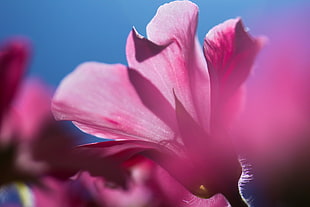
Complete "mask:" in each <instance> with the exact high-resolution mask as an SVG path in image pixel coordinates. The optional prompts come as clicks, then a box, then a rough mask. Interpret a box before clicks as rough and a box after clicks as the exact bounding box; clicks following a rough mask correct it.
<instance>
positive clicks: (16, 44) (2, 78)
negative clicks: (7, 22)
mask: <svg viewBox="0 0 310 207" xmlns="http://www.w3.org/2000/svg"><path fill="white" fill-rule="evenodd" d="M28 56H29V45H28V43H27V42H26V41H24V40H17V39H16V40H12V41H11V42H9V43H7V44H6V45H5V46H3V47H2V48H1V49H0V120H1V119H2V117H3V115H4V112H5V110H6V109H7V107H8V106H9V104H10V103H11V101H12V99H13V97H14V95H15V92H16V90H17V88H18V85H19V83H20V80H21V78H22V77H23V74H24V71H25V68H26V64H27V61H28Z"/></svg>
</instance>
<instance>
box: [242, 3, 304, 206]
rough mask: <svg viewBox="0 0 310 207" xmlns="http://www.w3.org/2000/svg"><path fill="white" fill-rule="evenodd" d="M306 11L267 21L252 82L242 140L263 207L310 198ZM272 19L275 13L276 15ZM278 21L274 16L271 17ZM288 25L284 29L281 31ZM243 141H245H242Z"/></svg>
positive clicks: (293, 11)
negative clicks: (262, 49)
mask: <svg viewBox="0 0 310 207" xmlns="http://www.w3.org/2000/svg"><path fill="white" fill-rule="evenodd" d="M306 8H309V6H308V7H297V9H296V8H295V9H292V8H289V9H288V10H287V11H281V12H279V11H278V13H277V14H276V18H273V19H272V20H270V16H271V15H270V16H266V17H264V18H265V19H266V20H267V19H268V24H265V22H266V21H265V19H264V18H261V19H260V20H259V22H260V21H262V22H264V24H262V25H263V26H262V30H263V29H264V30H265V31H264V32H266V33H267V34H268V38H269V41H268V44H267V45H266V48H265V50H264V51H263V53H262V54H261V57H260V58H259V60H258V66H259V67H258V68H257V69H258V70H257V71H255V73H254V74H253V77H252V79H250V80H249V82H248V85H249V86H250V87H249V89H248V99H247V104H246V105H245V113H244V115H243V119H242V121H241V123H240V125H241V132H242V133H244V134H243V135H242V136H240V134H239V135H238V137H239V138H240V140H239V142H240V143H242V144H243V146H244V148H243V151H244V153H245V154H246V156H247V158H248V160H249V161H250V162H251V163H252V165H253V171H254V177H255V180H254V183H255V184H256V188H257V189H258V190H257V191H258V194H260V195H261V197H257V199H258V202H259V203H260V205H261V206H276V205H281V206H282V205H283V206H307V205H308V203H309V202H310V200H309V196H308V195H309V183H310V179H309V173H310V165H309V158H310V153H309V147H310V139H309V138H310V137H309V136H310V133H309V121H310V116H309V112H310V111H309V104H310V96H309V94H310V87H309V78H310V76H309V75H310V74H309V69H310V62H309V58H308V56H309V52H310V44H309V41H308V36H309V35H310V27H309V24H308V23H307V22H305V21H304V19H307V18H309V13H308V10H307V9H306ZM273 15H274V14H273ZM273 17H274V16H273ZM278 25H285V27H278ZM241 138H242V139H241Z"/></svg>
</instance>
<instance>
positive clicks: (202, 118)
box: [126, 1, 210, 128]
mask: <svg viewBox="0 0 310 207" xmlns="http://www.w3.org/2000/svg"><path fill="white" fill-rule="evenodd" d="M197 13H198V8H197V6H196V5H195V4H193V3H191V2H189V1H175V2H171V3H169V4H165V5H163V6H161V7H160V8H159V9H158V11H157V14H156V16H155V17H154V18H153V19H152V20H151V22H150V23H149V25H148V26H147V35H148V39H146V38H143V37H142V36H141V35H139V34H138V33H137V32H136V31H135V30H133V31H132V32H131V33H130V34H129V37H128V39H127V46H126V54H127V60H128V64H129V66H130V67H131V68H134V69H136V70H137V71H139V72H140V73H141V75H142V76H144V77H145V78H146V79H148V80H149V81H150V82H151V83H152V84H153V85H154V86H155V87H156V88H158V90H159V91H160V92H161V93H162V94H163V96H164V97H165V98H166V99H167V100H168V101H169V103H170V105H171V106H172V107H174V106H175V104H174V95H173V91H175V93H176V95H177V97H178V98H179V99H180V101H181V102H182V104H183V105H184V107H185V108H186V110H187V111H188V112H189V113H190V114H191V116H192V117H194V119H195V120H196V121H198V122H199V123H202V125H203V127H204V128H208V116H209V113H208V112H209V100H210V99H209V77H208V71H207V65H206V62H205V59H204V57H203V54H202V52H201V51H200V46H199V43H198V41H197V38H196V36H195V32H196V26H197ZM142 53H143V54H145V55H144V56H143V58H141V54H142Z"/></svg>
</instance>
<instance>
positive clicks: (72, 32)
mask: <svg viewBox="0 0 310 207" xmlns="http://www.w3.org/2000/svg"><path fill="white" fill-rule="evenodd" d="M166 2H169V1H164V0H130V1H128V0H113V1H108V0H53V1H42V0H27V1H20V0H9V1H1V2H0V27H1V29H0V39H1V40H2V41H3V40H5V39H7V38H9V37H11V36H15V35H22V36H26V37H28V38H29V39H30V40H31V42H32V44H33V55H32V61H31V64H30V70H29V73H28V75H31V76H39V77H41V78H42V79H43V80H44V81H45V82H47V83H48V84H51V85H54V86H56V85H57V84H58V83H59V82H60V81H61V79H62V78H63V77H64V76H65V75H66V74H68V73H69V72H71V71H72V70H73V69H74V68H75V67H76V66H77V65H78V64H80V63H82V62H84V61H100V62H106V63H123V64H126V59H125V52H124V51H125V42H126V38H127V35H128V33H129V31H130V30H131V28H132V26H135V27H136V28H137V29H138V31H139V32H140V33H141V34H145V26H146V25H147V23H148V22H149V21H150V19H151V18H152V17H153V15H154V14H155V12H156V10H157V8H158V6H160V5H161V4H163V3H166ZM194 2H195V3H196V4H198V6H199V7H200V16H199V26H198V36H199V39H200V40H201V41H202V39H203V37H204V35H205V34H206V32H207V31H208V30H209V29H210V28H211V27H212V26H214V25H216V24H218V23H221V22H222V21H224V20H226V19H228V18H233V17H237V16H241V17H242V18H243V19H244V22H245V24H246V25H247V26H248V27H250V28H251V31H253V32H254V34H261V33H263V31H259V30H258V29H255V28H256V27H254V25H257V23H256V22H257V21H258V20H259V19H261V18H262V17H265V16H266V15H270V14H275V13H276V11H278V10H281V9H285V8H290V7H292V6H294V4H298V3H301V2H306V0H295V1H292V0H291V1H289V0H282V1H280V0H274V1H268V0H251V1H249V0H235V1H232V0H196V1H194Z"/></svg>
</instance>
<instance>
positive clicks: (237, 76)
mask: <svg viewBox="0 0 310 207" xmlns="http://www.w3.org/2000/svg"><path fill="white" fill-rule="evenodd" d="M262 44H263V38H252V37H251V36H250V35H249V34H248V32H247V31H246V30H245V28H244V26H243V23H242V21H241V19H240V18H236V19H231V20H227V21H225V22H224V23H222V24H219V25H218V26H216V27H214V28H213V29H211V30H210V31H209V32H208V34H207V35H206V37H205V41H204V53H205V57H206V59H207V64H208V70H209V73H210V80H211V96H212V97H211V98H212V103H211V107H212V113H213V116H218V114H219V113H220V111H221V110H222V107H225V106H223V104H224V103H225V102H227V101H228V99H229V98H231V97H232V96H233V95H234V93H235V92H236V91H237V90H238V88H239V87H240V86H241V84H242V83H243V82H244V81H245V80H246V78H247V77H248V75H249V73H250V71H251V68H252V65H253V62H254V60H255V57H256V55H257V53H258V51H259V50H260V49H261V47H262ZM240 98H242V97H240Z"/></svg>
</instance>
